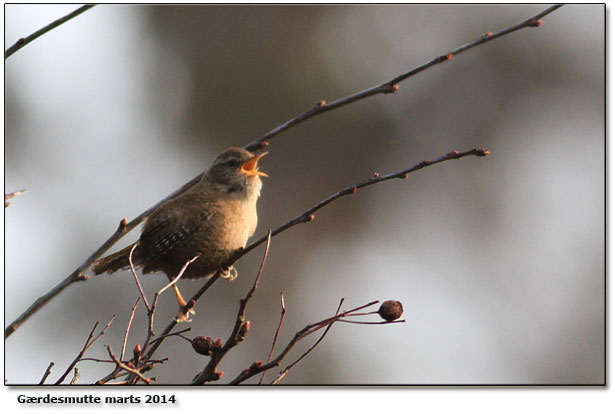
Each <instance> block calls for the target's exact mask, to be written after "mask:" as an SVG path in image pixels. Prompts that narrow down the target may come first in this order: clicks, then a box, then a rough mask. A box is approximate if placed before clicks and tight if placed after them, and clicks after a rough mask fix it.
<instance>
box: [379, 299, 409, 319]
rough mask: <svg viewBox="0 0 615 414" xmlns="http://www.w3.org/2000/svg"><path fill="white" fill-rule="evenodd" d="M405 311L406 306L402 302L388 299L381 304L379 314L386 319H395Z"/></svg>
mask: <svg viewBox="0 0 615 414" xmlns="http://www.w3.org/2000/svg"><path fill="white" fill-rule="evenodd" d="M402 313H404V307H403V306H402V304H401V302H399V301H397V300H387V301H385V302H383V303H382V305H380V309H378V314H379V315H380V317H381V318H382V319H384V320H385V321H389V322H391V321H394V320H395V319H399V318H400V317H401V315H402Z"/></svg>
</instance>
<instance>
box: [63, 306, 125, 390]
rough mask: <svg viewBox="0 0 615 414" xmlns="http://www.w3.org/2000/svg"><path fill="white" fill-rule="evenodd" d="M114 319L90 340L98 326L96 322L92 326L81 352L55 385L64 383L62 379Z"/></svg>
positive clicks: (113, 317)
mask: <svg viewBox="0 0 615 414" xmlns="http://www.w3.org/2000/svg"><path fill="white" fill-rule="evenodd" d="M114 319H115V315H113V316H112V317H111V319H110V320H109V322H107V324H106V325H105V327H104V328H103V329H102V330H101V331H100V333H99V334H98V335H96V337H95V338H94V339H92V336H93V335H94V331H95V330H96V327H97V326H98V321H96V323H95V324H94V327H93V328H92V330H91V331H90V334H89V335H88V339H87V340H86V341H85V345H83V348H81V351H79V354H78V355H77V357H76V358H75V359H74V360H73V362H71V363H70V365H69V366H68V368H67V369H66V371H65V372H64V374H62V376H61V377H60V379H58V380H57V381H56V383H55V385H59V384H61V383H62V381H64V379H65V378H66V376H67V375H68V374H69V373H70V371H71V370H72V369H73V368H74V367H75V365H77V362H79V361H81V358H82V357H83V355H84V354H85V352H86V351H87V350H88V348H90V347H91V346H92V345H93V344H94V342H96V341H98V339H100V337H101V336H103V335H104V334H105V331H106V330H107V329H108V328H109V326H111V323H112V322H113V320H114Z"/></svg>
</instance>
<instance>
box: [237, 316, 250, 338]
mask: <svg viewBox="0 0 615 414" xmlns="http://www.w3.org/2000/svg"><path fill="white" fill-rule="evenodd" d="M249 330H250V321H245V322H244V323H242V324H241V328H239V332H238V333H237V341H238V342H241V341H243V340H244V339H245V338H246V335H247V334H248V331H249Z"/></svg>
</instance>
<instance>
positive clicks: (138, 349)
mask: <svg viewBox="0 0 615 414" xmlns="http://www.w3.org/2000/svg"><path fill="white" fill-rule="evenodd" d="M132 357H133V361H138V360H139V358H141V345H139V344H136V345H135V347H134V349H133V350H132Z"/></svg>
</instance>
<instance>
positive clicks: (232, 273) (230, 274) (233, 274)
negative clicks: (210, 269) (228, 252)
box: [220, 266, 237, 282]
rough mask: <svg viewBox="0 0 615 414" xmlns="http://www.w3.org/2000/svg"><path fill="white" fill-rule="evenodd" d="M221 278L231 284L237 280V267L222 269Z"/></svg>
mask: <svg viewBox="0 0 615 414" xmlns="http://www.w3.org/2000/svg"><path fill="white" fill-rule="evenodd" d="M220 277H221V278H223V279H226V280H228V281H229V282H232V281H233V280H235V279H237V269H235V266H230V267H228V268H226V269H220Z"/></svg>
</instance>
